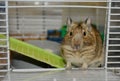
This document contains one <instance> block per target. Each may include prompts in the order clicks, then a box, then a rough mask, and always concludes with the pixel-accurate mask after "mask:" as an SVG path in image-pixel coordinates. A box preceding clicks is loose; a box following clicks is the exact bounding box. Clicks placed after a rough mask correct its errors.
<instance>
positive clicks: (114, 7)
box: [0, 0, 120, 71]
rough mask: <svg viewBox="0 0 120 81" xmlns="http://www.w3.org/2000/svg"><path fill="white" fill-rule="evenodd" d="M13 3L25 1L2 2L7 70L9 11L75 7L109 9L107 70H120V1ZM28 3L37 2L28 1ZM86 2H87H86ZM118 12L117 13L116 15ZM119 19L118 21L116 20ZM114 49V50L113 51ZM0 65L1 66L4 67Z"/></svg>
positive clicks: (90, 0) (60, 0)
mask: <svg viewBox="0 0 120 81" xmlns="http://www.w3.org/2000/svg"><path fill="white" fill-rule="evenodd" d="M12 1H17V2H19V1H24V0H6V1H4V0H3V1H2V2H3V3H5V6H0V7H1V8H3V9H5V12H0V15H3V16H5V19H1V20H0V21H2V22H5V24H4V25H3V26H0V28H2V29H6V31H4V32H1V34H6V39H0V41H5V42H6V46H5V47H4V46H2V45H0V46H1V47H0V48H5V49H7V51H4V52H3V51H1V53H2V54H3V53H4V54H7V55H6V57H4V58H0V60H3V59H8V61H7V63H5V64H3V65H6V66H7V70H9V67H10V65H9V51H8V49H9V43H8V32H9V31H8V9H13V8H39V7H42V8H44V7H45V8H47V7H55V8H58V7H59V8H69V7H71V8H72V7H74V8H100V9H108V11H109V13H108V21H107V22H108V28H107V43H106V57H105V59H106V61H105V66H106V67H105V68H106V69H107V68H108V69H109V68H120V66H119V65H120V60H119V58H120V54H119V53H120V49H119V46H120V43H119V41H120V31H119V28H120V24H119V23H118V22H120V19H119V16H120V12H119V9H120V4H119V3H120V1H119V0H96V1H97V2H107V3H108V4H109V5H108V6H80V5H72V6H71V5H38V6H35V5H34V6H28V5H27V6H26V5H21V6H11V5H8V3H9V2H12ZM28 1H35V0H27V1H26V2H28ZM36 1H46V2H47V1H48V2H54V0H36ZM88 1H89V2H96V1H95V0H88ZM58 2H69V1H67V0H58ZM70 2H84V1H82V0H75V1H70ZM85 2H86V1H85ZM115 12H116V13H115ZM114 18H118V19H114ZM113 48H114V49H113ZM114 58H115V59H114ZM3 65H2V64H0V66H3ZM7 70H1V71H7Z"/></svg>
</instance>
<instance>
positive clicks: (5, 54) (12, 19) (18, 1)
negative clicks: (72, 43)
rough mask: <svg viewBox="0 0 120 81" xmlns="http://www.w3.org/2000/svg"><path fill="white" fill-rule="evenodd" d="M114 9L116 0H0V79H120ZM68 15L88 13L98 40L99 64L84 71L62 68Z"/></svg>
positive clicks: (78, 16) (118, 6)
mask: <svg viewBox="0 0 120 81" xmlns="http://www.w3.org/2000/svg"><path fill="white" fill-rule="evenodd" d="M119 9H120V1H119V0H86V1H83V0H74V1H72V0H70V1H69V0H57V1H55V0H27V1H25V0H1V1H0V72H1V73H0V79H3V78H4V79H3V81H8V80H9V81H19V80H20V81H31V80H34V81H39V80H42V81H79V80H83V81H84V80H85V81H86V80H88V79H89V78H91V79H90V80H92V81H96V80H97V81H101V80H102V81H109V80H110V81H119V75H120V73H119V69H120V54H119V53H120V48H119V47H120V43H119V42H120V30H119V28H120V23H119V22H120V18H119V16H120V10H119ZM67 17H71V18H72V19H73V20H74V21H83V20H85V19H86V18H88V17H90V18H91V19H92V23H93V24H94V25H95V26H96V27H97V29H98V30H99V32H100V34H101V37H102V40H103V45H104V49H105V51H104V55H105V58H104V59H105V62H104V67H102V68H90V70H87V71H82V70H80V71H79V70H78V69H76V68H75V70H71V71H69V72H68V71H66V70H64V65H65V64H64V62H63V58H62V57H61V56H60V45H61V41H62V39H63V37H62V36H63V34H64V33H65V32H64V29H62V28H64V27H65V26H66V18H67ZM62 33H63V34H62ZM111 69H112V71H114V72H115V74H114V73H113V72H112V71H111ZM116 69H117V71H116ZM96 73H97V74H99V75H96ZM116 73H117V74H116ZM83 74H84V75H86V77H84V76H83ZM91 74H93V75H94V76H93V77H91V76H90V75H91ZM73 75H74V76H73ZM75 75H81V77H80V76H75ZM39 76H40V77H39ZM43 76H45V77H43ZM46 76H47V77H46ZM60 76H61V77H60ZM96 77H98V79H97V78H96ZM111 77H114V78H111ZM85 78H86V79H85ZM101 78H102V79H101Z"/></svg>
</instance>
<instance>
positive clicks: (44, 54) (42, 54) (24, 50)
mask: <svg viewBox="0 0 120 81" xmlns="http://www.w3.org/2000/svg"><path fill="white" fill-rule="evenodd" d="M0 38H5V36H3V35H0ZM9 42H10V50H12V51H15V52H18V53H20V54H22V55H25V56H28V57H31V58H33V59H36V60H38V61H41V62H44V63H47V64H49V65H51V66H53V67H56V68H63V67H64V65H65V64H64V61H63V58H62V57H60V56H58V55H56V54H54V53H52V52H48V51H46V50H44V49H42V48H39V47H37V46H34V45H31V44H28V43H25V42H22V41H20V40H17V39H15V38H12V37H10V39H9Z"/></svg>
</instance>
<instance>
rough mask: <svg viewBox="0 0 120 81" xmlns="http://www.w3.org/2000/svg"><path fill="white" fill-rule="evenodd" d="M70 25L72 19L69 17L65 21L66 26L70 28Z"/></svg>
mask: <svg viewBox="0 0 120 81" xmlns="http://www.w3.org/2000/svg"><path fill="white" fill-rule="evenodd" d="M72 23H73V21H72V19H71V18H70V17H68V18H67V21H66V25H67V26H71V24H72Z"/></svg>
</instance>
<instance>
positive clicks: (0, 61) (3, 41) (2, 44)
mask: <svg viewBox="0 0 120 81" xmlns="http://www.w3.org/2000/svg"><path fill="white" fill-rule="evenodd" d="M8 32H9V31H8V1H7V0H4V1H0V35H5V37H4V38H0V72H1V73H0V78H3V77H4V74H5V73H6V72H8V71H9V69H10V63H9V61H10V60H9V33H8Z"/></svg>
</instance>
